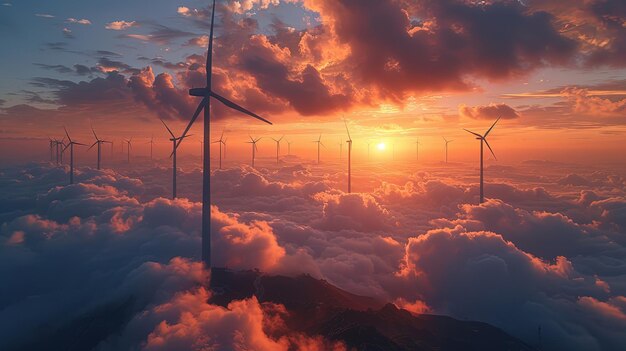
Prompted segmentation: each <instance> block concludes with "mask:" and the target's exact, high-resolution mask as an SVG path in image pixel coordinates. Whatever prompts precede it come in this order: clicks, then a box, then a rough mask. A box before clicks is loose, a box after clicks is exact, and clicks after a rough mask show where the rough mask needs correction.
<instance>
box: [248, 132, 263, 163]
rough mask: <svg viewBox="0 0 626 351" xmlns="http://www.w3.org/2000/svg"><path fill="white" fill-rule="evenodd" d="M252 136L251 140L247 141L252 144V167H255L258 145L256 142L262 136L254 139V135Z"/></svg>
mask: <svg viewBox="0 0 626 351" xmlns="http://www.w3.org/2000/svg"><path fill="white" fill-rule="evenodd" d="M249 137H250V141H246V143H248V144H252V168H254V160H255V159H256V152H257V150H258V149H257V146H256V143H257V142H258V141H259V140H261V138H256V139H254V138H253V137H252V136H249Z"/></svg>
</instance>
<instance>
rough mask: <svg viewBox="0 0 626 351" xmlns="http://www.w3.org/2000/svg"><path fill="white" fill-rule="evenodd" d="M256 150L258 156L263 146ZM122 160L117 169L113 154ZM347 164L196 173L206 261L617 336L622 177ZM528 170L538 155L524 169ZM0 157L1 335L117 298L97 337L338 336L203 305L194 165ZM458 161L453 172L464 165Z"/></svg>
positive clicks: (613, 346)
mask: <svg viewBox="0 0 626 351" xmlns="http://www.w3.org/2000/svg"><path fill="white" fill-rule="evenodd" d="M266 163H267V164H269V162H266ZM120 169H122V168H120ZM474 170H475V166H474V165H467V164H448V165H443V164H423V165H419V167H417V166H414V167H402V168H401V167H397V169H396V168H394V167H389V166H385V165H360V166H357V167H355V171H353V172H354V174H355V176H354V179H353V184H354V185H353V189H355V190H356V191H357V192H356V193H352V194H348V193H346V192H345V172H343V169H342V168H340V166H339V165H337V164H327V165H322V166H316V165H312V164H309V163H308V162H305V161H303V160H299V159H297V158H295V157H291V158H289V159H287V160H286V161H285V162H283V163H281V164H280V165H279V166H271V167H259V168H257V169H253V168H250V167H248V166H241V165H236V164H231V165H229V166H228V167H226V168H225V169H223V170H214V171H213V173H212V194H213V204H214V206H213V209H212V232H213V246H214V249H213V252H214V257H213V260H214V263H215V264H216V265H217V266H227V267H229V268H233V269H259V270H261V271H263V272H267V273H269V274H284V275H297V274H301V273H307V274H310V275H312V276H314V277H317V278H323V279H326V280H327V281H329V282H330V283H331V284H333V285H336V286H338V287H340V288H342V289H345V290H348V291H350V292H352V293H356V294H360V295H368V296H373V297H377V298H380V299H384V300H386V301H390V302H393V303H395V304H396V305H398V306H399V307H403V308H406V309H407V310H409V311H411V312H414V313H424V312H427V313H435V314H445V315H449V316H452V317H455V318H459V319H466V320H479V321H484V322H487V323H490V324H492V325H495V326H497V327H499V328H502V329H503V330H504V331H506V332H507V333H509V334H511V335H513V336H516V337H519V338H521V339H522V340H524V341H526V342H527V343H529V344H531V345H535V344H536V343H537V342H538V335H537V330H538V328H539V327H541V333H542V335H541V338H542V347H543V348H544V349H547V350H559V349H567V350H617V349H619V348H620V347H623V345H626V334H625V333H624V332H623V331H624V330H626V196H625V192H626V179H625V178H623V177H622V176H621V174H623V173H621V170H611V169H610V168H608V167H607V168H606V169H603V170H598V169H597V167H596V168H595V170H591V169H590V168H589V167H581V166H576V165H566V164H557V163H550V162H545V161H529V162H524V163H520V164H516V165H510V166H501V165H491V166H490V167H488V168H487V169H486V173H487V174H488V178H487V179H488V182H487V184H486V195H487V198H488V201H486V202H485V203H483V204H482V205H478V204H477V197H478V188H477V184H476V177H475V176H476V175H477V173H476V172H474ZM538 170H541V171H538ZM68 171H69V169H68V168H67V167H54V166H53V165H51V164H47V163H38V164H37V163H32V164H26V165H20V166H11V167H5V168H3V169H0V190H1V191H0V200H1V201H0V223H1V224H0V281H2V282H3V284H1V285H0V325H1V326H2V327H1V328H0V349H3V350H7V349H9V350H10V349H13V348H18V349H19V347H20V346H21V345H26V344H27V343H28V342H32V339H33V335H48V334H52V333H54V332H56V331H58V330H61V329H62V328H64V327H66V326H67V325H69V324H70V323H73V322H75V321H76V320H77V319H79V318H81V317H82V316H85V315H89V314H93V313H94V311H98V310H99V309H102V308H109V309H110V308H112V307H111V306H114V307H115V306H120V305H123V306H130V307H128V308H125V310H129V311H131V313H129V315H128V316H126V317H125V318H124V323H119V325H118V329H119V330H115V332H112V333H111V334H110V336H108V337H106V338H105V340H104V341H102V342H100V343H99V344H97V345H93V346H94V347H95V348H96V349H98V350H119V349H145V350H172V349H189V350H194V349H196V350H200V349H241V350H243V349H255V350H281V349H283V350H287V349H293V348H296V349H306V348H308V349H310V350H314V349H319V350H325V349H338V350H339V349H343V348H344V346H343V345H342V344H341V343H334V342H330V341H328V340H324V339H323V338H321V337H316V336H307V335H302V334H299V333H296V332H293V331H290V330H288V329H287V328H286V326H285V324H284V323H283V322H282V316H284V314H285V313H287V312H286V311H285V309H284V307H282V306H280V305H274V304H268V303H264V304H263V303H259V301H257V300H256V298H254V297H253V298H250V299H245V300H240V301H233V302H232V303H231V304H230V305H229V306H228V307H227V308H224V307H220V306H216V305H212V304H209V303H208V302H207V300H208V298H209V297H210V296H211V294H212V292H211V291H210V289H209V288H208V287H207V283H206V282H207V280H208V279H210V277H209V273H207V272H206V271H204V270H203V269H202V266H201V264H200V263H199V255H200V232H199V231H200V218H201V205H200V203H199V202H197V201H198V200H199V198H198V196H199V194H200V191H199V189H200V184H201V183H200V179H201V172H200V170H199V169H197V168H195V167H186V168H185V170H181V171H179V194H180V195H181V196H182V197H181V198H179V199H175V200H171V199H169V198H168V197H169V192H170V188H169V181H170V178H169V177H170V173H171V170H170V169H168V168H167V167H163V166H154V164H152V163H148V162H144V163H142V164H137V165H136V167H135V168H134V169H122V170H120V171H114V170H110V169H106V170H101V171H98V170H95V169H92V168H89V167H81V168H78V169H77V171H76V184H74V185H66V184H67V173H68ZM468 171H469V173H468Z"/></svg>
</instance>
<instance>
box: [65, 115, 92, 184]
mask: <svg viewBox="0 0 626 351" xmlns="http://www.w3.org/2000/svg"><path fill="white" fill-rule="evenodd" d="M63 129H64V130H65V135H67V140H69V142H68V143H67V145H66V146H65V148H64V149H63V150H65V149H67V148H68V147H69V148H70V184H74V145H82V146H87V145H85V144H81V143H79V142H76V141H73V140H72V138H70V135H69V133H68V132H67V129H66V128H65V127H63Z"/></svg>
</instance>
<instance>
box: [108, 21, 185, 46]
mask: <svg viewBox="0 0 626 351" xmlns="http://www.w3.org/2000/svg"><path fill="white" fill-rule="evenodd" d="M146 24H148V25H149V26H150V27H151V28H152V30H151V31H150V32H148V33H147V34H121V35H120V36H119V37H120V38H132V39H137V40H142V41H149V42H152V43H155V44H158V45H169V44H170V43H171V42H172V41H173V40H176V39H180V38H185V37H190V36H193V35H194V34H193V33H190V32H186V31H182V30H179V29H175V28H171V27H168V26H165V25H162V24H158V23H146Z"/></svg>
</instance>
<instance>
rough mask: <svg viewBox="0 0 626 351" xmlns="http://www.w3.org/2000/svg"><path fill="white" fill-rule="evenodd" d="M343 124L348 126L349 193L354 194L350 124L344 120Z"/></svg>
mask: <svg viewBox="0 0 626 351" xmlns="http://www.w3.org/2000/svg"><path fill="white" fill-rule="evenodd" d="M343 123H344V124H345V126H346V132H347V133H348V140H347V141H346V143H348V193H351V192H352V137H351V136H350V130H348V122H346V120H345V119H344V120H343Z"/></svg>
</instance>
